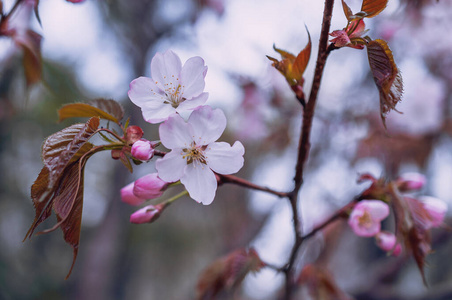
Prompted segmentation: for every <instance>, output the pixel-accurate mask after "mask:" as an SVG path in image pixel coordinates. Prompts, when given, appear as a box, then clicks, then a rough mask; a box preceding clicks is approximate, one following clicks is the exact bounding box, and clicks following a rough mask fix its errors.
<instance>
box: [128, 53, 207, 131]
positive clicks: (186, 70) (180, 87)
mask: <svg viewBox="0 0 452 300" xmlns="http://www.w3.org/2000/svg"><path fill="white" fill-rule="evenodd" d="M206 73H207V67H206V66H205V65H204V60H203V59H202V58H201V57H199V56H196V57H192V58H190V59H188V60H187V62H185V64H184V66H182V63H181V61H180V59H179V57H178V56H177V55H176V54H175V53H174V52H172V51H171V50H168V51H166V52H165V53H157V54H155V56H154V58H153V59H152V61H151V76H152V78H148V77H139V78H137V79H135V80H133V81H132V82H131V83H130V90H129V93H128V94H129V98H130V100H131V101H132V102H133V103H134V104H135V105H137V106H139V107H140V108H141V111H142V113H143V118H144V119H145V120H146V121H147V122H149V123H153V124H155V123H160V122H162V121H165V120H166V119H168V117H169V116H170V115H172V114H174V113H176V112H177V113H180V112H182V111H186V110H192V109H195V108H196V107H198V106H200V105H203V104H204V103H205V102H206V101H207V97H208V95H209V94H208V93H204V92H203V91H204V86H205V82H204V78H205V77H206Z"/></svg>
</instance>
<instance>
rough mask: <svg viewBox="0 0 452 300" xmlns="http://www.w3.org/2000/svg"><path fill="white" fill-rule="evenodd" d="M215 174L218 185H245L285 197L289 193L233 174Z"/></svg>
mask: <svg viewBox="0 0 452 300" xmlns="http://www.w3.org/2000/svg"><path fill="white" fill-rule="evenodd" d="M216 175H217V178H219V180H218V185H221V184H224V183H232V184H236V185H239V186H243V187H246V188H249V189H252V190H257V191H262V192H266V193H269V194H273V195H275V196H278V197H279V198H285V197H288V195H289V193H285V192H278V191H275V190H273V189H271V188H268V187H265V186H260V185H257V184H254V183H252V182H250V181H248V180H245V179H242V178H239V177H236V176H233V175H221V174H216Z"/></svg>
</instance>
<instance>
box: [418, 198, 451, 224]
mask: <svg viewBox="0 0 452 300" xmlns="http://www.w3.org/2000/svg"><path fill="white" fill-rule="evenodd" d="M420 200H421V201H422V204H423V205H424V208H425V210H426V211H427V212H428V214H429V217H430V218H429V219H430V220H429V222H428V224H427V229H428V228H431V227H439V226H440V225H441V224H442V223H443V222H444V217H445V216H446V212H447V204H446V203H445V202H444V201H442V200H440V199H438V198H435V197H430V196H422V197H420Z"/></svg>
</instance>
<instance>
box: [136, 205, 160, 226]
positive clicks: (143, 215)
mask: <svg viewBox="0 0 452 300" xmlns="http://www.w3.org/2000/svg"><path fill="white" fill-rule="evenodd" d="M164 207H165V206H164V204H159V205H155V206H154V205H148V206H145V207H143V208H141V209H139V210H137V211H136V212H134V213H133V214H131V215H130V223H133V224H144V223H152V222H154V221H155V220H157V218H158V217H159V216H160V213H161V212H162V211H163V209H164Z"/></svg>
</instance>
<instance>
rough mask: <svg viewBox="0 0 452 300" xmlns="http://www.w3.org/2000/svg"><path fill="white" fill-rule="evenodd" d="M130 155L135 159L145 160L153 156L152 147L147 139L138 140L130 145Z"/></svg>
mask: <svg viewBox="0 0 452 300" xmlns="http://www.w3.org/2000/svg"><path fill="white" fill-rule="evenodd" d="M131 153H132V156H133V157H135V158H136V159H139V160H143V161H147V160H150V159H151V158H152V157H153V156H154V148H153V147H152V144H151V142H150V141H148V140H144V139H141V140H138V141H136V142H135V143H133V145H132V150H131Z"/></svg>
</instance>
